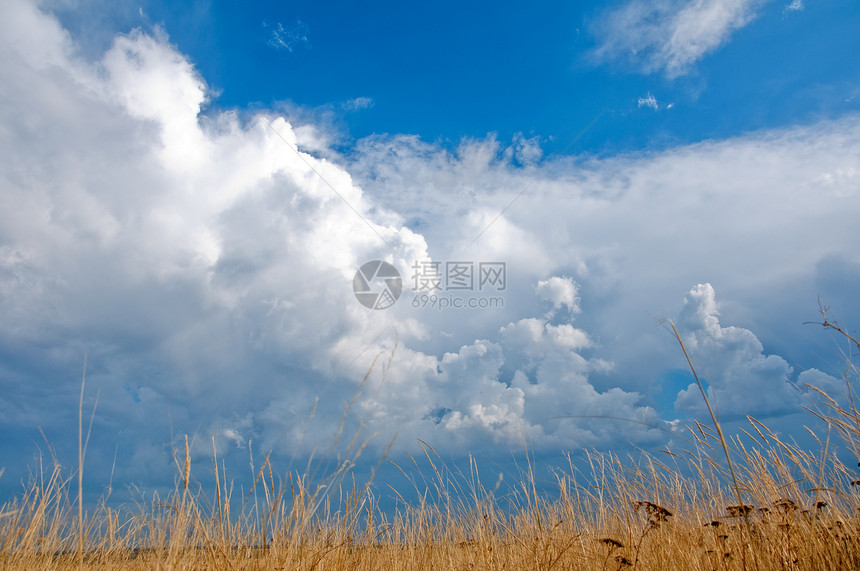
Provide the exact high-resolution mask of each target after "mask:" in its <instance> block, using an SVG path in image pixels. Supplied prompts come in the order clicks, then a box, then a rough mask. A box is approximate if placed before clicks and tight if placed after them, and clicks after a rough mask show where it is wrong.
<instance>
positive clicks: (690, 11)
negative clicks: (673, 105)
mask: <svg viewBox="0 0 860 571" xmlns="http://www.w3.org/2000/svg"><path fill="white" fill-rule="evenodd" d="M761 3H762V2H761V1H760V0H659V1H657V2H646V1H644V0H630V1H629V2H627V3H625V4H623V5H622V6H621V7H619V8H615V9H612V10H609V11H608V12H606V13H605V14H604V15H603V16H602V18H601V20H600V21H599V23H598V25H597V26H596V28H595V32H596V34H597V36H598V40H599V46H598V47H597V49H596V51H595V56H596V57H597V58H598V59H600V60H603V61H605V60H614V59H621V60H628V61H632V62H634V63H635V64H636V65H637V66H641V68H642V69H643V70H644V71H646V72H648V73H652V72H662V73H665V74H666V76H668V77H670V78H674V77H677V76H679V75H684V74H687V73H689V72H690V71H692V69H693V68H694V66H695V64H696V62H697V61H699V60H701V59H702V58H703V57H705V56H706V55H707V54H709V53H711V52H713V51H715V50H717V49H718V48H719V47H720V46H722V45H723V44H724V43H726V41H728V39H729V38H730V36H731V35H732V33H733V32H735V31H736V30H738V29H740V28H742V27H744V26H746V25H747V24H748V23H750V22H751V21H752V20H753V19H754V18H755V10H756V8H757V7H758V6H759V5H760V4H761Z"/></svg>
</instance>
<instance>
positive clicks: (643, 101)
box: [639, 92, 660, 111]
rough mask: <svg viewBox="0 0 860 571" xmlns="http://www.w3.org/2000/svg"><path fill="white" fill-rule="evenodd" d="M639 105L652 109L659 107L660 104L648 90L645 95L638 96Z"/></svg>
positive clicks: (655, 109)
mask: <svg viewBox="0 0 860 571" xmlns="http://www.w3.org/2000/svg"><path fill="white" fill-rule="evenodd" d="M639 107H650V108H651V109H653V110H654V111H657V110H659V109H660V105H659V104H658V103H657V98H656V97H654V96H653V95H651V93H650V92H649V93H648V95H647V96H645V97H640V98H639Z"/></svg>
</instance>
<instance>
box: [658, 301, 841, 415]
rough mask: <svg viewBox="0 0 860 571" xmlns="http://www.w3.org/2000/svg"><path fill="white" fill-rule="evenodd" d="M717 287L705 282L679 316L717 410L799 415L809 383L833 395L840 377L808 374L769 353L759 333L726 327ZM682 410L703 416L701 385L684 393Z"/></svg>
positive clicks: (678, 405) (680, 403)
mask: <svg viewBox="0 0 860 571" xmlns="http://www.w3.org/2000/svg"><path fill="white" fill-rule="evenodd" d="M718 316H719V308H718V304H717V301H716V294H715V292H714V288H713V287H712V286H711V284H699V285H697V286H696V287H694V288H693V289H691V290H690V292H689V293H688V294H687V296H686V298H685V299H684V307H683V309H682V310H681V314H680V315H679V318H678V327H679V331H680V332H681V333H682V335H683V339H684V342H685V345H686V348H687V350H688V351H689V352H690V353H691V354H693V355H694V356H695V357H696V361H697V363H698V366H699V367H700V370H699V375H700V377H701V378H703V379H704V380H705V382H706V383H707V384H708V393H709V399H710V400H711V401H712V402H711V404H712V406H715V407H716V409H717V411H718V412H719V413H721V414H722V415H723V417H724V418H732V417H735V418H737V417H742V416H744V415H752V416H754V417H758V418H764V417H768V416H773V415H775V414H779V413H783V414H785V413H789V412H793V411H797V410H798V409H799V408H800V405H801V402H809V401H810V400H814V399H811V398H810V397H811V396H812V395H811V394H810V390H809V387H808V386H807V385H812V386H817V387H818V388H821V389H822V390H825V391H829V392H833V391H834V389H835V388H836V387H838V385H839V382H838V381H837V379H835V378H833V377H832V376H830V375H827V374H825V373H823V372H821V371H818V370H815V369H810V370H807V371H802V372H801V373H800V375H798V377H797V381H796V382H795V381H793V377H794V374H793V373H794V368H793V367H791V366H790V365H789V364H788V363H787V362H786V361H785V359H783V358H782V357H780V356H778V355H768V354H766V353H765V351H764V347H763V346H762V344H761V341H759V339H758V338H757V337H756V336H755V334H754V333H753V332H752V331H750V330H748V329H744V328H741V327H735V326H722V325H720V321H719V317H718ZM675 407H676V409H678V410H680V411H684V412H687V413H697V414H702V413H703V412H704V407H705V405H704V403H703V402H702V397H701V391H700V389H699V387H698V386H697V385H696V384H690V386H689V387H687V389H685V390H682V391H681V392H679V393H678V397H677V399H676V401H675Z"/></svg>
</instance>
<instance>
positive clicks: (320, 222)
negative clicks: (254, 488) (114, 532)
mask: <svg viewBox="0 0 860 571" xmlns="http://www.w3.org/2000/svg"><path fill="white" fill-rule="evenodd" d="M858 24H860V8H858V7H857V5H856V3H852V2H829V3H818V2H811V1H804V2H801V1H799V0H794V1H791V2H789V1H782V2H776V1H771V2H767V1H753V0H702V1H700V2H688V1H684V0H671V1H670V0H666V1H661V2H649V3H645V2H640V1H637V0H632V1H626V2H615V3H612V4H596V3H576V4H571V5H559V3H532V4H528V5H522V4H513V3H501V4H500V3H495V4H493V5H492V7H489V6H487V5H469V6H465V7H464V6H460V5H456V4H454V3H450V4H445V3H435V4H432V5H429V4H427V5H425V4H415V3H406V4H403V3H387V4H374V5H367V4H362V5H360V6H359V5H355V4H353V3H335V2H313V3H304V4H303V3H294V4H281V3H277V4H267V3H258V4H255V5H254V6H251V7H249V6H246V5H244V4H239V3H226V2H198V3H187V4H183V5H182V6H178V7H177V5H176V4H175V3H166V2H165V3H159V2H144V3H134V4H131V3H112V2H72V1H56V2H41V3H40V2H33V1H31V0H12V1H9V2H7V3H5V4H4V6H3V7H2V8H0V38H2V40H0V56H2V57H0V62H2V63H0V79H2V84H3V85H4V88H3V90H2V91H0V126H2V129H0V144H2V148H3V149H4V153H3V156H2V158H0V310H2V314H3V316H4V319H3V320H2V323H0V387H2V391H0V430H2V432H3V438H2V443H0V453H2V454H0V457H2V458H3V461H2V462H3V464H0V468H5V472H4V473H3V475H2V476H0V489H2V490H3V491H4V493H13V492H14V490H15V489H16V487H17V486H18V481H19V479H20V478H21V477H23V476H24V475H26V474H27V473H28V469H29V468H28V466H32V465H33V462H34V461H36V459H37V458H38V456H39V455H40V454H41V455H43V456H44V457H50V454H51V451H53V453H56V455H57V458H58V461H60V462H61V463H63V464H64V465H66V466H72V465H73V462H72V459H73V458H74V453H75V452H76V450H75V448H74V442H73V438H72V435H73V434H74V431H73V428H74V427H75V422H76V415H77V408H76V407H77V399H78V394H79V393H78V391H79V390H80V385H79V379H80V373H81V368H82V366H83V359H84V355H85V354H86V355H87V363H88V365H87V379H88V380H87V391H86V403H87V406H88V407H93V406H95V407H96V414H95V416H94V421H93V423H94V424H93V432H92V441H91V445H90V447H89V449H88V462H89V464H88V466H90V470H89V473H90V474H91V475H92V476H91V480H89V481H90V482H91V485H92V486H94V487H95V488H98V483H104V482H107V481H108V480H109V479H110V478H111V474H113V478H114V487H115V488H118V487H119V486H118V484H129V483H137V484H139V485H141V486H142V487H143V488H148V487H159V486H169V485H171V483H172V480H173V476H174V470H175V468H174V467H173V463H172V459H171V454H170V442H171V435H173V437H175V436H176V435H181V434H189V435H192V436H193V441H194V452H195V457H197V458H199V461H200V462H201V465H203V466H205V465H206V462H208V461H210V456H211V438H212V437H215V440H216V446H217V447H218V450H219V455H220V457H221V458H224V459H226V460H227V461H228V462H230V463H231V465H234V466H237V467H238V469H239V470H243V469H244V467H245V466H246V465H247V459H248V453H249V448H250V450H252V451H253V452H254V454H255V455H257V456H261V455H265V454H266V453H268V452H269V451H272V452H273V458H275V459H277V460H278V462H279V465H280V466H281V467H282V469H286V468H287V466H290V465H292V464H290V462H291V461H295V460H297V459H299V460H300V459H302V458H306V457H307V456H308V455H309V454H310V453H311V452H312V451H313V450H329V448H328V447H329V446H330V439H331V437H332V435H333V434H334V433H335V432H336V430H337V427H338V425H339V423H340V420H341V417H342V415H343V410H344V403H347V402H350V400H351V399H352V397H353V395H355V394H357V391H358V392H359V395H358V397H357V398H356V400H355V404H354V405H353V407H352V408H351V409H350V411H349V414H348V415H347V422H346V429H347V431H348V432H349V431H354V430H357V429H358V428H359V427H360V426H363V427H364V430H365V431H366V433H367V434H370V433H375V434H378V435H379V437H378V438H376V439H374V440H373V441H372V442H371V445H370V447H369V448H368V449H367V450H366V452H365V459H366V460H367V461H368V462H370V464H368V465H371V464H372V463H373V462H374V461H375V459H376V458H378V457H379V456H380V455H381V454H382V453H383V452H384V450H385V448H386V446H387V444H388V442H389V441H390V440H391V439H392V438H396V440H395V444H394V446H393V448H392V454H393V455H394V456H395V457H398V455H401V456H402V455H403V454H404V453H405V452H414V451H415V450H416V447H417V442H418V439H421V440H424V441H426V442H429V443H431V444H432V445H433V446H434V448H436V449H437V450H439V451H440V453H442V454H444V455H446V457H450V458H462V457H463V456H465V455H466V454H468V453H469V452H475V453H478V454H480V455H481V457H482V459H483V460H484V461H486V462H487V463H488V464H490V465H494V466H497V465H503V464H504V463H505V462H508V461H510V459H511V458H512V457H513V456H512V455H516V454H517V453H519V451H521V450H522V448H523V442H526V443H527V444H528V446H529V449H530V450H532V451H533V452H534V453H535V454H537V455H539V456H541V457H543V458H546V460H547V462H550V461H552V459H553V458H554V459H558V455H559V453H561V452H565V451H581V450H583V449H586V448H597V449H600V450H611V451H616V452H623V451H628V450H633V449H637V448H645V449H651V450H656V449H659V448H663V447H670V448H673V447H674V448H678V447H683V446H684V445H685V442H684V439H683V430H682V428H681V427H683V425H684V424H685V423H687V422H690V421H691V420H692V419H695V418H703V416H702V415H704V414H706V412H705V410H704V408H703V404H702V403H701V402H700V401H701V397H700V396H699V395H698V393H697V391H698V388H696V387H695V386H691V385H690V383H691V382H692V378H691V376H690V375H689V374H688V373H687V371H686V369H685V362H684V360H683V357H682V355H681V353H680V351H679V349H678V347H677V343H676V342H675V341H674V340H673V338H672V336H671V334H669V333H668V331H667V329H666V327H665V324H666V321H665V320H667V319H672V320H674V321H675V322H676V323H677V324H678V327H679V331H680V333H681V335H682V337H683V339H684V341H685V343H686V344H687V346H688V348H689V349H690V350H691V351H692V352H693V354H694V355H695V359H696V363H697V364H698V366H700V367H701V370H702V372H703V373H704V375H705V376H706V378H707V383H708V386H709V387H710V389H711V391H712V395H713V398H714V400H715V402H716V403H717V406H718V408H719V410H720V413H721V415H722V416H723V418H724V419H725V420H726V422H727V423H729V424H730V425H732V426H736V425H737V424H739V423H742V422H743V420H744V418H745V415H747V414H750V415H753V416H755V417H756V418H760V419H762V420H765V421H766V422H768V423H770V424H771V425H772V426H774V428H775V430H778V431H782V432H784V433H788V434H791V435H796V436H797V437H798V438H801V437H802V436H803V434H804V433H803V432H801V431H799V430H798V427H800V426H802V425H803V423H804V422H809V423H812V422H813V421H814V418H812V417H810V416H809V415H808V414H806V413H803V411H802V407H803V406H814V404H815V398H814V394H813V393H812V392H811V391H810V390H809V389H808V388H807V387H806V386H805V384H806V383H809V384H814V385H817V386H821V387H823V388H825V389H827V390H830V391H832V392H834V393H835V394H836V395H837V396H838V394H839V392H840V391H842V390H843V389H842V385H841V384H840V378H841V373H842V369H843V368H844V366H845V363H844V359H843V355H842V353H843V350H844V349H845V345H844V344H842V343H840V342H839V340H838V339H835V338H833V337H832V336H828V335H827V334H826V333H825V332H823V331H820V330H819V329H818V328H816V327H815V326H813V325H804V322H807V321H813V320H815V319H816V318H818V317H819V316H818V314H817V311H818V300H819V298H820V299H821V300H822V302H823V303H825V304H827V305H829V306H831V307H832V311H833V313H834V315H835V316H836V317H838V318H839V319H840V321H841V322H843V323H845V324H846V325H847V326H848V327H852V326H856V324H857V323H858V322H860V303H858V301H857V299H856V295H855V292H856V287H857V284H858V282H860V254H858V252H857V244H858V243H860V230H858V225H857V224H856V220H857V219H858V214H860V158H858V157H860V113H858V111H860V110H858V105H860V97H858V96H860V70H858V68H857V66H856V65H855V60H856V55H857V54H858V53H860V40H858V39H857V35H856V34H854V33H853V31H854V30H856V29H858ZM377 259H378V260H385V261H386V262H388V263H390V264H391V265H393V266H394V267H395V268H396V269H397V270H398V271H399V272H400V274H401V276H402V277H403V292H402V294H401V296H400V298H399V299H398V300H397V302H396V303H395V304H394V305H393V306H391V307H389V308H387V309H379V310H372V309H368V308H366V307H364V306H363V305H362V304H361V303H359V302H358V300H357V299H356V297H355V295H354V292H353V286H354V283H355V281H354V277H355V273H356V271H357V270H358V268H359V267H361V266H362V265H363V264H364V263H365V262H368V261H370V260H377ZM424 262H436V263H440V264H441V265H442V266H441V267H445V264H446V263H448V262H452V263H453V262H458V263H465V264H467V265H471V267H473V270H474V271H476V272H478V271H479V267H480V264H482V263H485V264H488V263H504V264H505V267H506V278H507V279H506V287H505V288H503V289H496V290H492V288H490V287H489V285H488V289H487V290H486V291H485V290H480V291H473V290H457V289H451V290H445V291H444V292H439V295H442V294H443V293H444V295H445V299H446V300H448V301H447V303H453V302H452V301H451V300H452V299H454V298H457V299H459V300H464V302H468V300H469V299H471V300H473V301H475V300H478V301H477V302H476V303H484V302H487V303H490V302H488V301H487V299H488V298H489V297H495V298H497V300H496V301H497V302H498V303H497V305H493V306H492V307H476V308H465V307H460V308H456V307H448V308H444V309H441V310H440V309H439V308H438V306H437V307H435V308H434V307H428V306H427V304H426V303H425V302H426V301H427V300H428V298H422V297H421V296H422V295H427V294H428V292H426V291H413V287H412V284H413V281H412V278H413V272H414V268H415V267H416V264H420V263H424ZM476 275H477V274H476ZM373 283H374V284H375V285H374V286H373V287H380V288H381V287H384V284H385V283H386V282H384V281H380V280H378V281H376V282H373ZM480 300H484V302H481V301H480ZM435 301H436V302H437V303H438V298H437V299H436V300H435ZM493 303H496V302H493ZM422 304H423V305H422ZM377 356H378V358H377V360H376V361H375V365H374V358H375V357H377ZM383 365H384V366H383ZM369 369H371V371H372V372H371V374H370V375H369V376H368V377H367V378H366V381H365V382H364V384H361V383H362V379H363V378H364V375H365V372H366V371H368V370H369ZM314 410H315V411H316V412H312V411H314ZM311 416H313V418H312V420H309V419H310V418H311ZM605 417H617V418H625V419H628V420H629V421H634V420H635V422H621V424H619V422H620V421H610V420H607V419H606V418H605ZM43 433H44V436H43ZM341 452H342V450H341ZM299 465H303V464H301V462H299ZM365 467H366V466H365Z"/></svg>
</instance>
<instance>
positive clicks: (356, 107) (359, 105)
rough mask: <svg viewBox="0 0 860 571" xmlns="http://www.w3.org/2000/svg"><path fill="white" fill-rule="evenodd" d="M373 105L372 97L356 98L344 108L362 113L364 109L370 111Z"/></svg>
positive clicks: (344, 105) (345, 104)
mask: <svg viewBox="0 0 860 571" xmlns="http://www.w3.org/2000/svg"><path fill="white" fill-rule="evenodd" d="M373 105H374V101H373V98H371V97H356V98H354V99H350V100H349V101H347V102H346V103H344V104H343V108H344V109H346V110H348V111H360V110H362V109H370V108H371V107H373Z"/></svg>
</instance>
